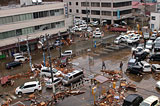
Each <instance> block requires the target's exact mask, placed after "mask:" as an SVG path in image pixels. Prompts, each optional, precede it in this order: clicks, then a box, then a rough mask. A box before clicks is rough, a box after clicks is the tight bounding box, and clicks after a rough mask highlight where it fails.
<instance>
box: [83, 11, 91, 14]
mask: <svg viewBox="0 0 160 106" xmlns="http://www.w3.org/2000/svg"><path fill="white" fill-rule="evenodd" d="M88 13H90V10H88ZM82 14H87V11H86V10H82Z"/></svg>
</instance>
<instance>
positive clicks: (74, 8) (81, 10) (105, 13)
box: [64, 0, 132, 24]
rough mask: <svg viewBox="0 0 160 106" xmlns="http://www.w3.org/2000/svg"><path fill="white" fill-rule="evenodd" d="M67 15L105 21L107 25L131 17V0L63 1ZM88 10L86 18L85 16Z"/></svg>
mask: <svg viewBox="0 0 160 106" xmlns="http://www.w3.org/2000/svg"><path fill="white" fill-rule="evenodd" d="M64 2H66V3H67V4H68V13H69V14H72V15H73V16H75V18H81V19H83V20H87V17H88V21H95V20H98V21H102V20H107V21H108V22H109V23H112V24H113V23H114V22H115V21H118V20H122V19H127V18H129V17H131V16H132V13H131V12H132V11H131V10H132V0H64ZM87 10H88V16H87Z"/></svg>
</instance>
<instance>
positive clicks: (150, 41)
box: [146, 40, 153, 50]
mask: <svg viewBox="0 0 160 106" xmlns="http://www.w3.org/2000/svg"><path fill="white" fill-rule="evenodd" d="M152 48H153V41H152V40H148V41H147V43H146V49H149V50H151V49H152Z"/></svg>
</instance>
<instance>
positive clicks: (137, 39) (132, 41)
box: [127, 37, 139, 44]
mask: <svg viewBox="0 0 160 106" xmlns="http://www.w3.org/2000/svg"><path fill="white" fill-rule="evenodd" d="M138 41H139V38H137V37H132V38H130V39H127V43H129V44H131V43H136V42H138Z"/></svg>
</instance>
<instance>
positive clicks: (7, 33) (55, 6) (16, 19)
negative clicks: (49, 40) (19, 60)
mask: <svg viewBox="0 0 160 106" xmlns="http://www.w3.org/2000/svg"><path fill="white" fill-rule="evenodd" d="M22 1H24V0H22ZM26 4H27V3H26ZM26 4H25V3H24V4H23V5H15V6H7V7H0V55H1V54H6V55H11V54H12V53H14V52H16V50H17V48H18V42H20V45H21V49H23V46H24V47H26V45H25V44H26V41H25V39H26V36H29V43H30V48H31V50H33V49H35V48H37V40H38V38H39V37H40V36H41V35H45V34H50V35H53V36H57V35H56V34H57V33H58V32H59V31H60V32H62V33H65V32H67V29H68V26H69V25H70V24H71V19H68V18H67V17H66V15H65V7H64V3H63V2H44V3H40V4H36V5H26Z"/></svg>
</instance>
